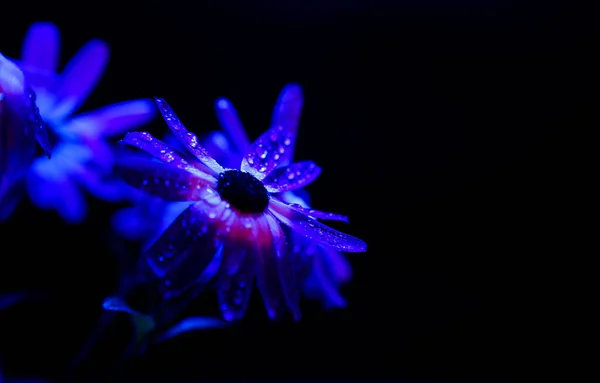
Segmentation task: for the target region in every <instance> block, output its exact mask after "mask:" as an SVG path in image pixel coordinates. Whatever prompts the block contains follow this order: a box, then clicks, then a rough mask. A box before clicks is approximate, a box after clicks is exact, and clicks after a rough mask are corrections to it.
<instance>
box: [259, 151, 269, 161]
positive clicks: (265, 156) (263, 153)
mask: <svg viewBox="0 0 600 383" xmlns="http://www.w3.org/2000/svg"><path fill="white" fill-rule="evenodd" d="M267 154H269V152H268V151H266V150H265V151H264V152H262V153H261V154H260V156H259V157H260V158H261V159H263V160H264V159H265V158H267Z"/></svg>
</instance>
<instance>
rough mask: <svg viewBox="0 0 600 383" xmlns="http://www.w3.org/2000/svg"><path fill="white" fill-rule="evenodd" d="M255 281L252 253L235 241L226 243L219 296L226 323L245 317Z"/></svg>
mask: <svg viewBox="0 0 600 383" xmlns="http://www.w3.org/2000/svg"><path fill="white" fill-rule="evenodd" d="M253 280H254V265H253V263H252V254H251V252H250V251H248V249H247V248H246V246H242V245H240V244H237V243H235V242H234V241H230V242H227V243H225V246H224V247H223V260H222V262H221V268H220V270H219V281H218V286H219V287H218V290H217V294H218V299H219V308H220V310H221V315H222V316H223V318H224V319H225V320H226V321H228V322H233V321H236V320H240V319H242V318H243V317H244V313H245V312H246V308H247V306H248V300H249V299H250V293H251V292H252V282H253Z"/></svg>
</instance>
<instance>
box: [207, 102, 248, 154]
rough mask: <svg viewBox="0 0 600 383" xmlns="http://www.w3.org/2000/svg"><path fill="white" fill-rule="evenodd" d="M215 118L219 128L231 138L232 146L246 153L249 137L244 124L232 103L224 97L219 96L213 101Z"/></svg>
mask: <svg viewBox="0 0 600 383" xmlns="http://www.w3.org/2000/svg"><path fill="white" fill-rule="evenodd" d="M215 108H216V110H217V118H218V119H219V124H220V125H221V128H223V130H225V132H226V133H227V136H228V137H229V139H230V140H231V144H232V146H233V147H234V148H235V149H236V151H237V152H240V153H246V152H247V151H249V150H250V144H251V143H250V139H249V138H248V135H247V134H246V131H245V130H244V126H243V125H242V122H241V121H240V118H239V117H238V114H237V112H236V110H235V108H234V107H233V104H232V103H231V102H230V101H229V100H227V99H226V98H220V99H218V100H217V102H216V103H215Z"/></svg>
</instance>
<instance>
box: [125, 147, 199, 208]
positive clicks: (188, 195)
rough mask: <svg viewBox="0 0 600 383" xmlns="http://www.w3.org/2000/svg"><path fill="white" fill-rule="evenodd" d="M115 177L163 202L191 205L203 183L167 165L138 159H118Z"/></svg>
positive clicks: (146, 159)
mask: <svg viewBox="0 0 600 383" xmlns="http://www.w3.org/2000/svg"><path fill="white" fill-rule="evenodd" d="M115 173H116V174H117V175H118V176H120V177H122V178H123V180H124V181H125V182H127V183H128V184H129V185H131V186H133V187H135V188H136V189H139V190H142V191H143V192H146V193H148V194H150V195H153V196H156V197H160V198H162V199H164V200H165V201H193V200H195V199H197V198H199V197H198V195H197V191H198V190H200V189H201V188H202V187H203V186H205V185H206V184H207V182H206V181H205V180H203V179H201V178H198V177H196V176H195V175H193V174H191V173H189V172H186V171H184V170H180V169H178V168H176V167H174V166H170V165H169V164H164V163H160V162H156V161H153V160H151V159H148V158H143V157H139V156H132V155H130V156H118V157H117V161H116V164H115Z"/></svg>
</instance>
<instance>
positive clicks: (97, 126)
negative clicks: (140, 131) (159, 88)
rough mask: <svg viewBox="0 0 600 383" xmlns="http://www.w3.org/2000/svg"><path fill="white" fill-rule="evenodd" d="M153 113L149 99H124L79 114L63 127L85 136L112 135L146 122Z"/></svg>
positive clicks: (154, 111)
mask: <svg viewBox="0 0 600 383" xmlns="http://www.w3.org/2000/svg"><path fill="white" fill-rule="evenodd" d="M155 114H156V109H155V108H154V104H153V103H152V101H150V100H146V99H142V100H133V101H125V102H121V103H118V104H112V105H108V106H105V107H103V108H101V109H96V110H94V111H91V112H88V113H85V114H80V115H78V116H77V117H75V118H73V119H71V120H69V122H68V123H67V124H66V125H65V126H64V127H63V129H64V130H65V131H72V132H74V133H75V134H80V135H81V134H83V135H85V136H87V137H112V136H115V135H120V134H123V133H125V132H126V131H129V130H131V129H134V128H137V127H138V126H141V125H144V124H146V123H148V122H149V121H150V120H152V119H153V118H154V116H155Z"/></svg>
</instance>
